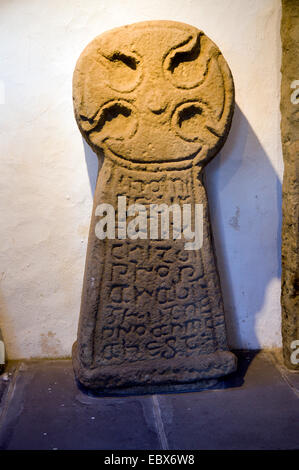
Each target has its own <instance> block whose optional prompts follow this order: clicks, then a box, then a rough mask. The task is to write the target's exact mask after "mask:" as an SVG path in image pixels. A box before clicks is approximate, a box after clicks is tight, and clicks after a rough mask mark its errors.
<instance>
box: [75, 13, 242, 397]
mask: <svg viewBox="0 0 299 470" xmlns="http://www.w3.org/2000/svg"><path fill="white" fill-rule="evenodd" d="M73 95H74V109H75V116H76V120H77V123H78V126H79V128H80V131H81V133H82V135H83V136H84V138H85V139H86V141H87V142H88V143H89V145H90V146H91V147H92V148H93V149H94V151H95V152H96V153H97V154H98V155H100V154H101V152H102V151H103V152H104V155H105V158H104V163H103V166H102V168H101V170H100V172H99V175H98V181H97V186H96V191H95V196H94V207H93V213H92V217H91V225H90V234H89V241H88V249H87V258H86V267H85V276H84V284H83V292H82V303H81V313H80V321H79V329H78V340H77V342H76V343H75V344H74V348H73V364H74V370H75V374H76V377H77V379H78V380H79V381H80V382H81V383H82V384H83V385H85V386H86V387H89V388H94V389H98V390H103V391H109V390H122V389H128V388H130V387H144V388H145V389H146V390H149V389H150V387H156V386H160V387H162V388H164V389H165V390H166V389H167V390H169V389H170V388H169V387H173V389H177V387H183V385H186V384H196V383H198V382H199V381H201V380H208V379H215V378H217V377H220V376H222V375H225V374H228V373H231V372H233V371H234V370H235V368H236V359H235V356H234V355H233V354H232V353H231V352H229V351H228V348H227V343H226V332H225V320H224V311H223V303H222V296H221V289H220V283H219V277H218V272H217V267H216V262H215V256H214V251H213V245H212V236H211V229H210V223H209V214H208V202H207V195H206V191H205V187H204V183H203V168H204V166H205V165H206V164H207V163H208V162H209V161H210V160H211V159H212V158H213V157H214V156H215V155H216V153H217V152H218V151H219V149H220V148H221V146H222V145H223V143H224V141H225V139H226V136H227V134H228V131H229V128H230V123H231V119H232V113H233V107H234V87H233V80H232V76H231V73H230V70H229V68H228V66H227V64H226V62H225V60H224V58H223V56H222V54H221V52H220V51H219V49H218V48H217V46H216V45H215V44H214V43H213V42H212V41H211V40H210V39H209V38H208V37H207V36H206V35H205V34H204V33H203V32H202V31H199V30H197V29H196V28H194V27H191V26H189V25H186V24H183V23H176V22H171V21H149V22H144V23H137V24H133V25H129V26H124V27H121V28H117V29H115V30H112V31H108V32H106V33H104V34H102V35H100V36H98V37H97V38H95V39H94V40H93V41H92V42H91V43H90V44H89V45H88V46H87V47H86V49H85V50H84V51H83V53H82V54H81V56H80V58H79V60H78V63H77V65H76V69H75V72H74V80H73ZM103 204H106V206H103ZM161 204H164V205H166V207H167V208H170V207H171V206H173V205H175V208H176V209H178V208H179V210H180V209H182V211H183V208H184V207H187V206H188V207H190V208H191V209H190V214H191V218H190V221H191V222H192V224H191V225H192V227H193V228H194V227H195V226H196V223H197V222H198V221H199V219H198V218H196V214H197V215H199V214H200V217H201V219H200V220H201V222H202V224H201V229H200V231H199V232H198V240H197V242H198V243H197V244H196V243H195V245H193V248H190V245H189V246H188V245H186V240H187V238H186V236H185V235H186V233H187V232H184V231H183V229H184V228H185V229H186V227H184V223H185V222H186V221H185V219H183V220H179V222H180V223H181V222H182V226H181V227H182V234H183V235H182V236H179V235H177V237H175V236H174V231H175V227H176V225H175V224H176V222H175V220H177V219H175V209H174V212H173V211H172V212H171V211H170V212H169V214H170V215H171V214H173V218H172V219H171V217H170V219H169V221H170V227H169V233H170V232H171V230H173V232H172V233H173V236H170V235H169V233H168V234H167V228H166V232H163V230H162V229H161V231H159V232H158V235H157V232H155V230H153V229H152V228H151V225H150V223H151V217H152V213H151V207H153V205H156V206H154V207H158V206H160V205H161ZM108 205H110V207H113V208H114V211H115V220H116V225H115V227H116V228H115V230H114V228H113V227H111V226H110V236H109V237H108V236H107V237H106V238H103V237H102V239H101V237H100V236H99V231H100V229H99V222H100V220H101V217H100V216H103V215H104V213H103V211H101V210H100V209H99V207H102V208H103V207H108ZM132 205H135V206H133V207H134V208H135V210H137V212H138V211H139V212H138V214H139V216H140V218H139V219H138V220H139V227H138V224H137V222H136V218H135V221H134V217H133V215H134V214H133V213H132V212H130V209H128V208H129V207H130V206H132ZM195 207H197V208H198V211H201V212H198V213H196V210H195ZM142 211H143V212H142ZM182 213H183V212H182ZM186 213H187V212H186ZM180 214H181V212H180ZM183 214H184V213H183ZM110 215H111V214H110ZM135 215H136V214H135ZM176 215H177V217H179V215H178V213H176ZM142 216H143V217H144V218H142ZM161 217H162V216H161ZM180 217H181V215H180ZM186 220H187V219H186ZM130 222H132V223H131V225H130ZM141 222H143V228H141V225H142V223H141ZM144 223H146V226H145V228H144ZM161 223H162V222H161ZM108 225H109V224H108ZM108 225H107V227H108ZM185 225H186V224H185ZM138 228H139V230H138ZM107 231H108V229H107ZM111 231H112V232H111ZM195 232H196V227H195V228H194V230H193V233H195ZM111 234H112V235H111ZM134 234H135V235H134ZM167 235H168V236H167ZM194 237H195V235H194Z"/></svg>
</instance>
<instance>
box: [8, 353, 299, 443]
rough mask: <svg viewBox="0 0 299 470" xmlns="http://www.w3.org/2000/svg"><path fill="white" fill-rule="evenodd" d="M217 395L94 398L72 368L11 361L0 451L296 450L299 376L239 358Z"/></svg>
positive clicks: (270, 356) (269, 360)
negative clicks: (235, 367)
mask: <svg viewBox="0 0 299 470" xmlns="http://www.w3.org/2000/svg"><path fill="white" fill-rule="evenodd" d="M237 355H238V357H239V369H238V372H237V373H235V374H232V375H231V376H230V377H227V378H226V379H225V380H222V381H220V382H219V384H218V385H217V386H216V387H214V388H213V389H209V390H202V391H197V392H194V391H192V392H184V393H173V394H170V393H168V394H155V395H139V396H127V397H96V396H93V395H89V394H87V393H85V392H84V391H82V390H80V389H79V388H78V387H77V384H76V382H75V380H74V376H73V371H72V365H71V361H68V360H56V361H54V360H48V361H28V362H23V361H22V362H11V363H9V364H8V366H7V368H6V371H5V373H4V374H2V375H1V376H0V449H2V450H3V449H11V450H14V449H20V450H21V449H36V450H37V449H105V450H121V449H126V450H134V449H149V450H158V449H169V450H179V449H188V450H191V449H192V450H194V449H198V450H201V449H213V450H215V449H269V450H270V449H275V450H278V449H299V374H298V373H296V372H290V371H288V370H287V369H286V368H285V367H284V366H283V365H282V363H281V362H280V359H279V357H278V356H277V355H275V354H274V353H273V352H267V353H266V352H259V353H256V352H237Z"/></svg>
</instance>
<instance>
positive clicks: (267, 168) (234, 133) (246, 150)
mask: <svg viewBox="0 0 299 470" xmlns="http://www.w3.org/2000/svg"><path fill="white" fill-rule="evenodd" d="M83 145H84V151H85V159H86V166H87V171H88V176H89V182H90V188H91V193H92V196H93V195H94V191H95V187H96V181H97V174H98V159H97V157H96V155H95V153H94V152H93V151H92V149H91V148H90V147H89V145H88V144H87V143H86V142H85V140H84V139H83ZM102 163H103V158H102V159H101V160H100V163H99V167H101V166H102ZM99 169H100V168H99ZM206 187H207V192H208V197H209V207H210V216H211V224H212V228H213V236H214V243H215V249H216V255H217V263H218V268H219V273H220V279H221V286H222V291H223V300H224V305H225V314H226V323H227V330H228V341H229V344H230V347H232V348H240V349H242V348H243V349H246V348H248V349H259V348H260V347H262V346H264V345H265V342H267V334H268V333H267V331H265V332H263V326H261V327H260V328H259V334H258V335H257V333H256V332H257V328H256V322H257V321H258V319H259V317H260V315H261V310H262V309H263V306H264V304H265V301H266V300H267V294H268V296H269V295H271V293H270V294H269V293H267V290H268V288H269V285H270V283H271V280H272V279H279V278H280V238H281V182H280V180H279V178H278V176H277V175H276V172H275V170H274V169H273V167H272V164H271V162H270V160H269V158H268V156H267V154H266V153H265V151H264V150H263V148H262V146H261V144H260V142H259V140H258V139H257V137H256V135H255V133H254V131H253V129H252V128H251V126H250V124H249V122H248V121H247V119H246V117H245V116H244V114H243V113H242V111H241V110H240V108H239V107H238V106H237V105H236V107H235V113H234V118H233V122H232V128H231V131H230V134H229V136H228V139H227V142H226V143H225V145H224V147H223V149H222V150H221V152H220V153H219V154H218V155H217V156H216V158H214V160H213V161H212V162H211V163H210V164H209V165H208V166H207V170H206ZM274 300H275V303H277V301H276V299H274ZM270 301H271V299H270ZM267 309H269V311H271V306H270V307H269V305H268V307H267ZM264 323H265V327H264V328H266V329H269V330H271V327H272V328H273V325H271V323H269V321H268V319H265V322H264ZM274 328H275V325H274ZM261 335H265V340H264V341H263V340H262V341H261ZM268 336H269V335H268ZM270 336H271V335H270ZM272 337H273V335H272Z"/></svg>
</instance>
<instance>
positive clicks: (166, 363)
mask: <svg viewBox="0 0 299 470" xmlns="http://www.w3.org/2000/svg"><path fill="white" fill-rule="evenodd" d="M72 357H73V367H74V372H75V376H76V379H77V380H78V382H79V383H80V384H82V385H83V386H84V387H86V388H88V389H91V390H93V391H96V392H97V393H102V394H105V395H107V394H111V395H115V394H128V393H131V394H132V393H136V394H137V393H157V392H159V393H160V392H178V391H187V390H188V391H190V390H200V389H203V388H211V387H212V386H215V385H216V383H217V380H216V379H217V378H219V377H222V376H224V375H228V374H231V373H232V372H234V371H235V370H236V368H237V359H236V356H235V355H234V354H233V353H231V352H230V351H218V352H215V353H212V354H203V355H201V356H197V357H196V356H193V357H189V358H186V357H185V358H182V359H175V360H171V359H158V360H154V359H153V360H146V361H142V362H141V361H138V362H135V363H126V364H124V363H123V364H120V365H113V366H112V365H109V366H105V365H104V366H98V367H95V368H92V369H89V368H87V367H84V366H82V364H81V363H80V360H79V358H78V354H77V343H74V346H73V353H72Z"/></svg>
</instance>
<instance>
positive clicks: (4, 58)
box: [0, 0, 282, 358]
mask: <svg viewBox="0 0 299 470" xmlns="http://www.w3.org/2000/svg"><path fill="white" fill-rule="evenodd" d="M152 19H170V20H177V21H183V22H186V23H190V24H193V25H194V26H196V27H198V28H200V29H203V30H204V31H205V33H206V34H207V35H208V36H209V37H210V38H211V39H212V40H214V41H215V42H216V44H217V45H218V46H219V47H220V49H221V50H222V52H223V54H224V56H225V58H226V60H227V61H228V63H229V65H230V67H231V70H232V73H233V76H234V80H235V86H236V102H237V108H236V112H235V116H234V120H233V126H232V131H231V134H230V136H229V139H228V141H227V143H226V144H225V147H224V148H223V150H222V151H221V153H220V155H219V156H218V158H216V159H215V160H214V161H213V162H212V163H211V165H210V168H209V171H208V172H207V180H208V181H207V182H208V186H209V196H210V203H211V215H212V222H213V228H214V234H215V242H216V250H217V256H218V260H219V268H220V271H221V277H222V285H223V294H224V300H225V306H226V312H227V324H228V332H229V342H230V345H231V346H233V347H243V348H246V347H249V348H259V347H272V346H279V345H280V343H281V337H280V304H279V297H280V280H279V276H280V268H279V265H280V252H279V237H280V234H279V228H280V227H279V226H280V203H281V177H282V157H281V148H280V129H279V125H280V115H279V87H280V73H279V68H280V38H279V27H280V1H279V0H246V1H243V0H242V1H241V0H213V1H211V0H43V1H41V0H26V1H24V0H1V2H0V84H1V86H0V103H1V104H0V157H1V158H0V165H1V169H0V179H1V182H0V205H1V209H0V210H1V213H0V216H1V219H0V220H1V225H0V230H1V238H0V239H1V263H0V280H1V283H0V289H1V292H0V294H1V310H0V327H1V329H2V331H3V335H4V339H5V342H6V346H7V351H8V356H9V357H10V358H21V357H23V358H24V357H26V358H29V357H38V356H44V357H58V356H69V355H70V351H71V346H72V343H73V341H74V339H75V335H76V329H77V321H78V312H79V306H80V295H81V286H82V278H83V271H84V262H85V252H86V246H87V234H88V226H89V218H90V213H91V208H92V189H93V186H94V179H95V175H96V159H95V157H94V156H93V155H92V152H91V151H90V150H88V149H87V148H85V151H84V145H83V142H82V138H81V135H80V133H79V131H78V129H77V126H76V123H75V120H74V117H73V110H72V89H71V81H72V73H73V69H74V66H75V63H76V60H77V58H78V56H79V54H80V53H81V51H82V49H83V48H84V47H85V45H86V44H87V43H88V42H89V41H91V40H92V39H93V38H94V37H95V36H96V35H98V34H100V33H101V32H103V31H105V30H107V29H111V28H113V27H116V26H121V25H123V24H128V23H133V22H136V21H143V20H152ZM85 154H86V155H85Z"/></svg>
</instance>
